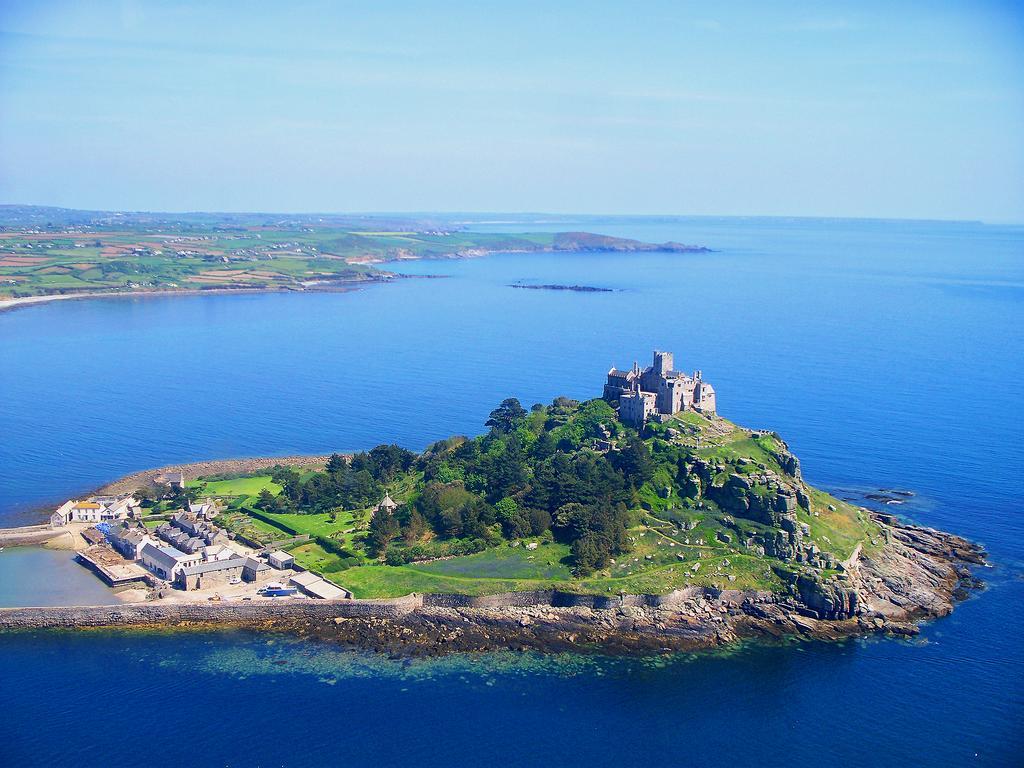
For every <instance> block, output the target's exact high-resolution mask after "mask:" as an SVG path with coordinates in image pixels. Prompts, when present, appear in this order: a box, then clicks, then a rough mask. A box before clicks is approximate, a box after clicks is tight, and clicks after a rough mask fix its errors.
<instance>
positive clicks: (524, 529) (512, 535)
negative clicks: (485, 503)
mask: <svg viewBox="0 0 1024 768" xmlns="http://www.w3.org/2000/svg"><path fill="white" fill-rule="evenodd" d="M494 512H495V514H496V515H497V518H498V522H499V523H501V530H502V532H503V533H504V534H505V538H507V539H521V538H523V537H524V536H529V535H530V518H529V517H528V515H527V513H526V512H525V511H524V510H522V509H520V508H519V505H518V504H517V503H516V501H515V499H512V498H509V497H508V496H506V497H505V498H503V499H502V500H501V501H499V502H498V503H497V504H495V505H494Z"/></svg>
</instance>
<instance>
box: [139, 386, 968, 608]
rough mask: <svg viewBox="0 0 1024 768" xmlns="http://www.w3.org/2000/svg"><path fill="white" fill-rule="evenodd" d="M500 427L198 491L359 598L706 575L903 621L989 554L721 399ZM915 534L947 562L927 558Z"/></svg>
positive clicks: (689, 584)
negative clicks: (910, 519)
mask: <svg viewBox="0 0 1024 768" xmlns="http://www.w3.org/2000/svg"><path fill="white" fill-rule="evenodd" d="M488 426H489V430H488V431H487V432H486V433H485V434H483V435H480V436H478V437H475V438H467V437H453V438H448V439H445V440H442V441H439V442H437V443H435V444H433V445H432V446H430V447H429V448H428V449H426V450H425V451H423V452H422V453H419V454H415V453H412V452H410V451H407V450H405V449H402V448H399V447H397V446H385V445H382V446H378V447H377V448H375V449H373V450H371V451H369V452H366V453H361V454H357V455H355V456H352V457H341V456H337V455H336V456H333V457H331V458H330V459H329V460H328V461H327V463H326V466H323V468H319V469H318V468H315V467H314V468H309V467H306V468H301V467H299V468H292V467H285V466H278V467H274V468H273V469H271V470H260V471H257V472H253V473H248V474H246V475H240V474H237V473H236V474H232V475H225V474H221V475H214V476H206V477H201V478H196V479H193V480H191V481H189V482H188V494H189V495H190V496H191V497H193V498H202V497H205V496H209V495H216V497H217V498H219V499H221V502H222V503H223V504H224V508H223V512H222V513H221V515H220V516H219V517H218V518H217V522H218V523H219V524H220V525H222V526H223V527H224V528H226V529H227V530H229V531H233V532H235V533H236V534H237V535H242V536H244V537H246V539H247V540H255V542H256V543H257V544H258V543H259V542H260V541H261V540H265V541H267V542H269V541H272V540H274V539H281V538H282V537H285V536H289V535H301V534H307V535H309V536H310V537H311V538H310V539H309V540H308V541H305V542H301V543H297V544H295V545H293V546H292V547H290V550H291V553H292V554H293V555H294V557H295V558H296V561H297V562H298V563H300V564H301V565H302V566H304V567H306V568H309V569H310V570H313V571H315V572H318V573H321V574H323V575H324V576H325V577H326V578H327V579H329V580H331V581H333V582H334V583H336V584H338V585H340V586H342V587H344V588H345V589H346V590H348V591H350V592H351V593H352V594H353V595H354V596H355V597H356V598H390V597H398V596H401V595H407V594H410V593H456V594H464V595H487V594H496V593H505V592H515V591H524V590H525V591H536V590H557V591H560V592H565V593H571V594H580V595H598V596H614V595H619V594H621V593H625V594H649V595H666V594H670V593H675V592H679V591H680V590H686V589H687V588H699V589H704V590H712V591H716V592H734V593H735V592H747V593H757V594H762V595H773V596H774V597H773V598H771V599H772V600H773V601H774V600H783V601H785V600H792V601H794V603H793V604H794V606H799V607H800V608H801V610H802V611H804V612H805V613H806V615H812V616H815V617H817V618H822V619H852V618H854V617H856V616H858V615H860V614H861V613H863V612H865V611H869V610H870V611H879V612H882V613H883V614H886V615H889V614H891V615H892V616H897V615H899V616H903V618H910V617H912V616H913V615H915V611H921V612H922V614H924V613H927V612H928V611H931V610H938V609H937V608H936V606H938V605H940V604H942V603H943V601H945V603H946V604H951V595H952V593H953V591H954V589H955V588H956V585H957V583H958V582H959V580H960V578H961V577H962V576H965V575H966V572H965V571H963V570H962V569H960V567H959V566H957V565H956V563H957V562H960V561H963V562H968V561H970V562H980V561H981V555H980V554H979V550H977V549H976V548H974V547H973V546H972V545H970V544H969V543H967V542H965V541H963V540H961V539H957V538H956V537H949V538H948V541H947V539H942V541H947V543H946V544H941V545H940V544H936V543H935V541H934V540H932V539H931V538H930V537H932V536H945V534H938V533H937V532H927V533H924V532H923V531H924V530H925V529H916V528H913V527H908V526H905V525H902V524H900V523H899V522H898V521H896V520H895V519H894V518H892V517H890V516H885V515H879V514H877V513H872V512H870V511H869V510H867V509H865V508H863V507H858V506H855V505H853V504H850V503H848V502H846V501H843V500H841V499H838V498H836V497H834V496H832V495H830V494H828V493H826V492H825V491H822V490H820V489H817V488H814V487H812V486H810V485H809V484H808V483H806V481H805V480H804V479H803V477H802V474H801V470H800V463H799V461H798V459H797V458H796V457H795V456H794V455H793V453H792V452H791V451H790V450H789V447H788V446H787V444H786V443H785V441H784V440H783V439H782V438H781V437H780V436H779V435H778V434H775V433H774V432H769V431H763V430H752V429H747V428H744V427H741V426H739V425H737V424H734V423H732V422H730V421H728V420H727V419H724V418H722V417H720V416H717V415H714V414H701V413H698V412H694V411H687V412H682V413H679V414H676V415H675V416H673V417H671V418H667V419H664V420H663V421H661V423H650V424H647V425H646V426H645V427H644V428H643V429H642V430H641V431H637V430H635V429H633V428H632V427H629V426H627V425H626V424H623V423H622V422H620V421H619V420H618V418H617V415H616V412H615V410H614V408H612V406H611V405H609V403H607V402H605V401H604V400H601V399H596V400H590V401H587V402H582V403H580V402H576V401H573V400H569V399H566V398H558V399H556V400H555V401H554V402H553V403H551V404H550V405H547V406H542V405H535V406H533V408H532V409H530V410H529V411H527V410H525V409H523V408H522V407H521V406H520V405H519V403H518V402H517V401H515V400H514V399H509V400H506V401H505V402H504V403H502V404H501V405H500V406H499V407H498V408H496V409H495V410H494V412H493V413H492V414H491V418H490V419H489V420H488ZM321 466H322V465H321ZM382 497H383V498H385V502H383V503H381V502H380V499H381V498H382ZM150 503H152V504H154V506H155V507H156V508H155V509H154V510H153V511H154V513H155V512H157V511H159V508H160V506H161V505H173V504H174V503H176V502H170V501H169V502H150ZM926 539H927V540H928V541H930V543H929V544H928V545H927V546H925V545H924V544H922V543H921V542H923V541H925V540H926ZM915 542H916V544H915ZM949 542H952V543H949ZM915 547H924V548H925V549H929V548H930V549H931V550H934V551H930V552H929V553H928V555H927V556H928V557H937V558H939V560H940V561H941V563H940V564H939V565H936V564H935V563H931V564H925V565H923V566H922V564H921V562H920V561H921V558H922V554H921V552H920V551H918V550H917V549H915ZM940 565H941V567H940ZM866 573H870V574H872V575H871V576H870V577H867V578H866V577H865V574H866ZM894 574H898V575H896V576H894ZM894 578H896V579H898V580H899V581H901V582H903V583H904V584H905V585H910V586H909V587H908V588H907V592H908V593H910V594H915V590H918V589H920V592H919V596H920V595H925V594H926V593H927V595H928V597H927V599H924V598H921V600H922V602H923V603H926V604H927V608H924V607H922V606H921V605H919V604H917V603H913V605H912V606H911V605H910V603H908V601H907V600H906V596H905V594H904V592H903V590H902V588H898V587H896V586H894V582H893V579H894ZM879 579H881V581H878V580H879ZM943 595H945V597H943ZM911 602H912V601H911ZM911 607H912V608H913V610H910V608H911ZM794 610H795V609H794Z"/></svg>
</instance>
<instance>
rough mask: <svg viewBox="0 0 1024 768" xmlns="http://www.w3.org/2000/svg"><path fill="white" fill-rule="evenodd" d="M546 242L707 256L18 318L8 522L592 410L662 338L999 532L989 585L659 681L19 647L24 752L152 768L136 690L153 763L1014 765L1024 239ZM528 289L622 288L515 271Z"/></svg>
mask: <svg viewBox="0 0 1024 768" xmlns="http://www.w3.org/2000/svg"><path fill="white" fill-rule="evenodd" d="M495 228H497V229H501V228H505V229H507V228H508V225H503V226H502V227H495ZM535 228H537V227H535V226H533V225H528V224H524V225H523V226H522V229H535ZM549 228H555V229H583V228H590V229H598V230H599V231H603V232H608V233H610V234H622V235H628V236H634V237H639V238H641V239H645V240H656V241H664V240H669V239H672V240H679V241H684V242H696V243H702V244H705V245H708V246H710V247H711V248H714V249H715V252H714V253H710V254H694V255H685V256H679V255H673V254H663V253H652V254H633V255H625V254H574V255H565V256H558V257H554V256H551V255H522V254H518V255H517V254H510V255H504V256H494V257H489V258H486V259H480V260H473V261H458V262H431V263H426V262H424V263H415V264H406V265H403V266H402V269H403V270H405V271H408V272H410V273H417V274H444V275H447V278H446V279H443V280H408V281H402V282H400V283H398V284H393V285H387V286H379V287H374V288H371V289H367V290H364V291H359V292H355V293H349V294H322V295H307V296H290V295H274V296H270V295H268V296H228V297H225V296H203V297H187V298H186V297H182V298H172V299H139V300H97V301H83V302H66V303H60V304H54V305H51V306H47V307H35V308H31V309H25V310H19V311H16V312H11V313H8V314H5V315H0V361H3V364H2V365H0V396H2V397H0V403H2V406H3V407H2V408H0V434H2V435H3V438H4V439H3V440H0V520H3V521H7V522H15V521H28V520H30V519H34V518H33V514H32V509H33V508H34V507H36V506H37V505H39V504H42V503H45V502H50V501H59V500H61V499H62V498H64V497H66V496H68V495H70V494H72V493H74V492H77V491H81V490H84V489H87V488H89V487H92V486H95V485H96V484H98V483H101V482H102V481H104V480H106V479H109V478H110V477H113V476H116V475H119V474H123V473H125V472H129V471H132V470H136V469H140V468H145V467H149V466H154V465H158V464H161V463H167V462H172V461H187V460H192V459H202V458H209V457H211V456H238V455H258V454H266V453H278V454H286V453H295V452H311V453H312V452H323V451H328V450H334V449H338V450H341V449H351V448H361V447H369V446H372V445H374V444H376V443H378V442H383V441H397V442H400V443H402V444H404V445H407V446H409V447H411V448H420V447H422V446H424V445H425V444H426V443H427V442H429V441H430V440H432V439H435V438H437V437H440V436H443V435H447V434H450V433H455V432H475V431H477V430H479V429H480V425H481V424H482V422H483V421H484V419H485V418H486V414H487V412H488V411H489V410H490V409H491V408H492V407H493V406H494V404H496V403H497V402H498V401H500V400H501V399H502V398H503V397H505V396H507V395H509V394H514V395H516V396H518V397H519V398H520V399H521V400H523V401H524V402H525V403H528V404H529V403H532V402H535V401H548V400H550V399H551V398H553V397H554V396H556V395H559V394H567V395H571V396H575V397H585V396H589V395H592V394H596V393H598V392H599V390H600V384H601V381H602V377H603V375H604V372H605V371H606V370H607V368H608V367H609V366H610V365H611V364H613V363H614V364H618V365H626V364H629V363H630V362H632V360H633V359H635V358H639V359H640V360H641V362H643V361H645V360H646V358H647V357H648V356H649V354H650V349H651V348H652V347H655V346H657V347H660V348H665V349H673V350H675V352H676V360H677V363H678V364H679V365H680V367H685V368H687V369H690V368H696V367H699V368H702V369H703V370H704V372H705V375H706V376H707V377H708V378H709V379H710V380H711V381H713V382H714V384H715V386H716V388H717V390H718V393H719V403H720V409H721V411H722V412H723V414H724V415H726V416H728V417H730V418H732V419H734V420H736V421H739V422H741V423H744V424H748V425H751V426H767V427H772V428H774V429H777V430H778V431H779V432H781V433H782V435H783V436H784V437H785V438H786V439H787V440H788V441H789V442H790V444H791V445H792V447H793V448H794V450H795V451H796V452H797V454H798V455H800V456H801V458H802V460H803V466H804V471H805V474H806V475H807V477H808V479H809V480H810V481H811V482H813V483H816V484H819V485H822V486H825V487H828V488H830V489H835V490H837V492H840V493H843V494H846V495H856V494H857V493H862V492H864V491H868V490H871V489H877V488H884V487H899V488H910V489H912V490H914V491H916V492H917V494H918V495H917V496H916V497H915V499H914V501H913V502H912V503H911V504H908V505H906V506H905V507H902V508H900V509H901V510H902V511H904V512H905V513H907V514H908V515H910V516H912V517H913V518H914V519H916V520H917V521H919V522H922V523H924V524H927V525H933V526H936V527H941V528H945V529H949V530H953V531H956V532H958V533H961V534H964V535H966V536H969V537H972V538H974V539H977V540H980V541H982V542H983V543H985V544H986V546H988V548H989V550H990V551H991V553H992V557H993V562H994V564H995V567H994V568H992V569H988V570H986V572H985V573H984V574H983V576H984V577H985V578H986V579H987V580H988V581H989V584H990V586H989V589H988V590H987V591H985V592H983V593H982V594H980V595H979V596H977V597H976V598H974V599H972V600H971V601H969V602H968V603H966V604H964V605H963V606H961V607H960V608H959V609H958V610H957V611H956V613H954V615H953V616H951V617H949V618H948V619H945V620H942V621H939V622H936V623H935V624H933V625H931V626H930V627H928V628H926V630H925V632H924V636H923V640H922V641H921V642H916V643H904V642H896V641H872V642H865V643H847V644H843V645H835V646H828V645H811V646H798V647H783V648H753V649H747V650H745V651H743V652H742V653H739V654H734V655H732V656H729V657H717V656H716V657H699V658H697V659H690V658H685V659H675V660H669V661H667V662H665V663H664V666H660V667H659V666H653V665H652V664H651V663H649V662H633V661H615V662H610V661H609V662H601V663H598V662H595V661H594V660H582V661H581V660H579V659H569V660H562V661H561V662H559V663H558V664H556V663H555V662H553V661H550V660H549V661H546V662H544V663H538V662H536V661H535V660H532V659H513V660H508V659H496V658H483V659H473V660H447V661H443V662H430V663H427V664H424V665H413V666H412V667H409V666H405V665H402V664H400V663H396V662H388V661H386V660H380V659H373V660H372V661H367V660H365V659H363V657H358V656H353V655H351V654H339V653H336V652H335V651H333V650H332V649H328V648H324V647H322V646H314V645H310V644H306V643H300V642H292V641H288V642H284V641H276V642H274V643H273V644H270V645H268V644H267V642H266V639H265V638H257V639H253V638H249V637H247V636H244V635H201V636H193V635H188V636H182V635H174V636H163V635H147V636H144V637H134V636H131V637H128V636H118V635H113V636H109V635H102V634H95V635H94V634H90V635H88V636H82V637H76V636H64V635H42V636H24V635H12V636H6V637H2V638H0V681H3V685H0V704H9V705H10V706H8V707H6V708H5V710H6V712H7V713H8V715H7V717H5V718H4V719H3V720H0V745H2V746H0V756H3V757H4V758H7V759H6V760H0V762H16V761H17V760H19V759H20V760H24V761H26V762H28V763H30V764H32V763H35V764H39V763H46V764H54V765H59V764H69V765H70V764H76V765H82V764H83V762H84V764H96V765H114V764H129V763H130V762H132V761H133V760H134V759H135V758H136V756H137V753H136V752H135V751H132V752H131V753H130V754H128V753H124V752H118V751H116V750H117V749H123V744H124V738H125V737H124V734H123V732H122V731H121V730H120V729H118V728H109V727H101V726H100V724H98V723H97V722H96V720H95V719H94V718H84V719H83V718H76V717H75V713H76V711H78V708H81V707H83V706H86V704H87V703H88V702H91V701H94V700H98V701H115V700H116V702H117V706H116V709H117V710H118V711H121V710H122V707H125V706H127V707H129V708H131V707H139V708H141V709H142V710H143V711H149V710H151V709H152V708H153V707H158V708H159V711H160V712H161V713H167V715H166V717H167V722H168V723H173V724H175V729H173V730H178V729H180V730H181V731H182V735H181V736H180V738H178V737H175V738H162V739H161V740H160V742H159V749H157V750H151V751H149V752H147V753H146V758H147V761H148V762H150V763H151V764H153V765H164V764H166V765H177V764H181V763H182V762H185V761H186V760H187V759H188V756H189V755H190V754H195V753H196V752H195V751H196V750H199V751H201V753H202V754H203V760H202V761H200V762H201V764H211V765H213V764H216V765H324V764H353V765H356V764H376V765H391V764H395V765H397V764H405V763H410V762H411V763H419V764H423V765H451V764H452V762H453V761H454V760H455V758H462V759H463V761H464V762H473V763H477V762H484V761H488V762H491V761H494V760H500V761H502V762H504V763H509V764H511V765H536V764H552V763H556V764H564V765H588V766H591V765H613V764H614V765H623V764H627V765H628V764H640V763H644V764H650V765H665V764H670V765H676V764H692V765H737V764H749V763H752V762H759V763H761V764H764V765H786V766H793V765H814V766H818V765H821V764H830V765H853V764H858V765H862V764H864V763H869V764H873V765H907V764H929V765H964V764H967V763H969V764H977V765H1014V764H1020V759H1019V755H1021V754H1024V733H1022V726H1021V723H1022V720H1024V695H1022V691H1024V685H1022V684H1024V651H1022V645H1024V644H1022V643H1021V641H1020V636H1021V631H1022V630H1024V611H1022V608H1021V606H1022V605H1024V602H1022V600H1024V579H1022V572H1024V569H1022V567H1021V565H1022V562H1024V547H1022V544H1021V541H1022V536H1024V518H1022V516H1021V508H1020V507H1021V504H1020V476H1021V471H1022V469H1024V456H1022V450H1021V448H1020V435H1021V434H1022V427H1024V423H1022V421H1024V419H1022V413H1021V405H1020V404H1021V396H1022V394H1024V391H1022V390H1024V384H1022V380H1024V379H1022V375H1021V374H1022V373H1024V370H1022V362H1021V354H1020V350H1021V348H1022V346H1024V345H1022V342H1024V322H1022V320H1024V230H1021V229H1020V228H1005V227H988V226H982V225H976V224H934V223H908V222H847V221H810V220H736V219H722V220H715V219H694V220H676V221H656V222H652V221H637V220H615V221H606V222H603V223H601V222H598V223H595V222H593V221H589V222H586V223H585V225H584V224H579V223H574V222H564V223H559V224H557V225H553V226H551V227H549ZM520 280H523V281H535V282H538V283H566V284H589V285H596V286H604V287H613V288H617V289H620V290H618V291H616V292H614V293H591V294H579V293H566V292H546V291H522V290H514V289H511V288H508V287H507V286H508V284H509V283H512V282H516V281H520ZM0 556H2V555H0ZM296 658H298V659H301V663H299V662H298V661H296V660H295V659H296ZM276 662H285V663H276ZM354 670H355V671H354ZM186 734H187V735H186ZM143 741H147V742H148V741H150V740H149V739H148V738H147V739H143ZM82 744H89V745H90V747H91V748H90V750H88V751H87V752H85V753H82V752H81V751H80V750H79V749H78V747H80V745H82ZM110 755H118V756H119V757H117V758H111V757H110ZM101 756H103V757H101Z"/></svg>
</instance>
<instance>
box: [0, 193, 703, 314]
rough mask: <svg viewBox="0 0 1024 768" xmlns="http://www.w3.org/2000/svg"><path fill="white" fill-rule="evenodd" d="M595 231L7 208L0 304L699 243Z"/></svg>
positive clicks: (305, 281) (376, 275)
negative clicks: (417, 263)
mask: <svg viewBox="0 0 1024 768" xmlns="http://www.w3.org/2000/svg"><path fill="white" fill-rule="evenodd" d="M707 250H708V249H707V248H704V247H703V246H692V245H683V244H681V243H675V242H668V243H661V244H654V243H643V242H640V241H638V240H630V239H627V238H621V237H610V236H607V235H599V234H594V233H590V232H538V233H517V234H509V233H494V232H471V231H465V230H463V229H460V228H459V227H456V226H452V225H450V224H446V223H444V222H439V221H435V220H430V219H417V218H401V217H382V216H377V217H371V216H338V215H312V214H310V215H272V214H152V213H132V212H96V211H74V210H67V209H60V208H38V207H33V206H0V310H2V309H9V308H12V307H15V306H20V305H24V304H30V303H39V302H41V301H52V300H58V299H68V298H88V297H90V296H112V295H132V296H137V295H142V294H149V295H180V294H187V293H209V292H241V291H250V292H251V291H299V292H302V291H337V290H351V289H352V288H354V287H360V286H363V285H368V284H371V283H379V282H386V281H389V280H393V279H395V278H397V277H400V275H397V274H395V273H394V272H390V271H387V270H386V269H383V268H381V265H384V264H386V263H387V262H400V261H408V260H415V259H462V258H473V257H479V256H485V255H488V254H492V253H510V252H511V253H569V252H581V251H598V252H611V253H635V252H650V251H665V252H669V253H678V254H687V253H701V252H706V251H707Z"/></svg>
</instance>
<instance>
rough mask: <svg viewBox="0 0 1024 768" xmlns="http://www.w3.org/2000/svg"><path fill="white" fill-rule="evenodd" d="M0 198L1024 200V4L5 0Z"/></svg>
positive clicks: (352, 206)
mask: <svg viewBox="0 0 1024 768" xmlns="http://www.w3.org/2000/svg"><path fill="white" fill-rule="evenodd" d="M0 203H24V204H38V205H58V206H64V207H72V208H91V209H104V210H159V211H185V210H193V211H194V210H208V211H209V210H216V211H275V212H277V211H280V212H347V211H391V212H398V211H502V212H525V211H543V212H552V213H616V214H680V215H781V216H848V217H883V218H930V219H981V220H985V221H994V222H1004V221H1009V222H1024V2H1021V3H1013V2H994V1H993V2H989V1H987V0H973V1H972V2H942V0H932V1H931V2H927V3H925V2H920V3H918V2H899V1H898V0H893V1H890V2H874V1H873V0H861V1H860V2H847V3H828V2H815V3H787V2H772V3H765V2H750V3H742V2H730V3H721V4H715V3H687V2H656V1H653V0H652V1H651V2H643V3H626V2H604V3H602V2H580V3H577V2H571V1H570V0H562V2H558V3H551V2H536V3H534V2H529V1H527V0H522V1H520V0H517V1H516V2H487V1H486V0H480V1H478V2H468V1H467V2H461V3H451V2H444V0H434V2H424V3H417V2H404V3H396V2H385V1H381V2H366V0H360V2H309V1H308V0H289V2H272V3H271V2H267V3H263V2H255V1H250V2H200V3H191V2H157V1H154V0H139V1H137V2H136V1H133V0H124V1H123V2H103V1H97V2H47V1H46V0H31V1H28V2H20V1H14V0H0Z"/></svg>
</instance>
